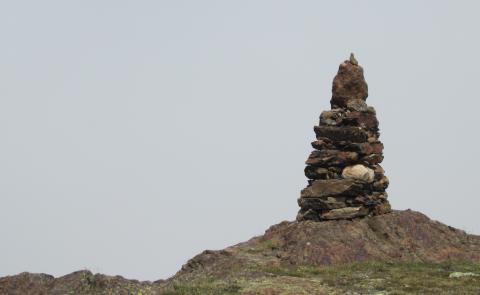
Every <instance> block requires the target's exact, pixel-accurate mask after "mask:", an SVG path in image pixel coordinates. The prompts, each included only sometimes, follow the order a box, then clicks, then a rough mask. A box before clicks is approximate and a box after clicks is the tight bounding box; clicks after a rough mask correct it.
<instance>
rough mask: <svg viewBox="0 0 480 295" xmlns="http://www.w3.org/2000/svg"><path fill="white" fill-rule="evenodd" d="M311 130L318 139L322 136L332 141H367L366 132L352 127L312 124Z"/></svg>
mask: <svg viewBox="0 0 480 295" xmlns="http://www.w3.org/2000/svg"><path fill="white" fill-rule="evenodd" d="M313 130H314V131H315V134H316V135H317V138H318V139H321V138H323V137H325V138H328V139H330V140H332V141H349V142H367V139H368V134H367V132H365V131H364V130H362V129H360V128H358V127H353V126H345V127H333V126H314V128H313Z"/></svg>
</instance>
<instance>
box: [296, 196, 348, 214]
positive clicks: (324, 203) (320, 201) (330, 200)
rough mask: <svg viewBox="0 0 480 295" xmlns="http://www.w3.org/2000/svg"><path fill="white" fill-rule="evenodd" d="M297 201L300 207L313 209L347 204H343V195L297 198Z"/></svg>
mask: <svg viewBox="0 0 480 295" xmlns="http://www.w3.org/2000/svg"><path fill="white" fill-rule="evenodd" d="M297 202H298V206H300V208H302V209H312V210H315V211H325V210H332V209H339V208H344V207H346V206H347V204H345V197H340V198H334V197H327V198H298V200H297Z"/></svg>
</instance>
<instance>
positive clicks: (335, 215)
mask: <svg viewBox="0 0 480 295" xmlns="http://www.w3.org/2000/svg"><path fill="white" fill-rule="evenodd" d="M368 213H369V210H368V209H367V208H365V207H345V208H340V209H332V210H330V211H328V212H325V213H322V214H320V218H321V219H325V220H334V219H351V218H355V217H362V216H366V215H367V214H368Z"/></svg>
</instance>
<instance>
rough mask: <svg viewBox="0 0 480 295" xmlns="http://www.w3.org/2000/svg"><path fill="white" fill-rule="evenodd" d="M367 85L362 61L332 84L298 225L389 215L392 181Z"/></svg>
mask: <svg viewBox="0 0 480 295" xmlns="http://www.w3.org/2000/svg"><path fill="white" fill-rule="evenodd" d="M367 96H368V86H367V83H366V82H365V79H364V77H363V68H362V67H361V66H359V65H358V62H357V60H356V59H355V57H354V56H353V54H352V55H351V56H350V60H347V61H345V62H343V63H342V64H341V65H340V68H339V69H338V73H337V75H336V76H335V78H334V79H333V86H332V99H331V101H330V104H331V106H332V109H331V110H328V111H324V112H322V113H321V115H320V122H319V125H318V126H314V131H315V135H316V138H317V139H316V140H315V141H314V142H312V147H313V148H314V151H312V152H311V154H310V156H309V157H308V159H307V161H306V162H305V163H306V164H307V166H306V167H305V176H306V177H307V178H308V179H309V180H308V186H307V187H306V188H305V189H303V190H302V192H301V194H300V198H299V199H298V205H299V206H300V211H299V213H298V215H297V220H298V221H304V220H314V221H324V220H332V219H352V218H356V217H365V216H367V215H377V214H384V213H388V212H390V210H391V209H390V204H389V202H388V201H387V193H386V192H385V190H386V189H387V187H388V184H389V181H388V178H387V177H386V176H385V175H384V171H383V168H382V167H381V166H380V163H381V162H382V161H383V144H382V143H381V142H380V140H379V137H380V133H379V129H378V120H377V117H376V112H375V109H374V108H373V107H371V106H368V105H367V103H366V102H365V101H366V99H367Z"/></svg>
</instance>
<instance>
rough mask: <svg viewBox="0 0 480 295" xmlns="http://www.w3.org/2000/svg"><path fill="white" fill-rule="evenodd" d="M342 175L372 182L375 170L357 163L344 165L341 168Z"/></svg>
mask: <svg viewBox="0 0 480 295" xmlns="http://www.w3.org/2000/svg"><path fill="white" fill-rule="evenodd" d="M342 176H343V178H351V179H357V180H362V181H366V182H372V181H373V179H374V176H375V172H374V171H373V170H372V169H370V168H368V167H365V166H363V165H360V164H358V165H353V166H348V167H345V168H344V169H343V172H342Z"/></svg>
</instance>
